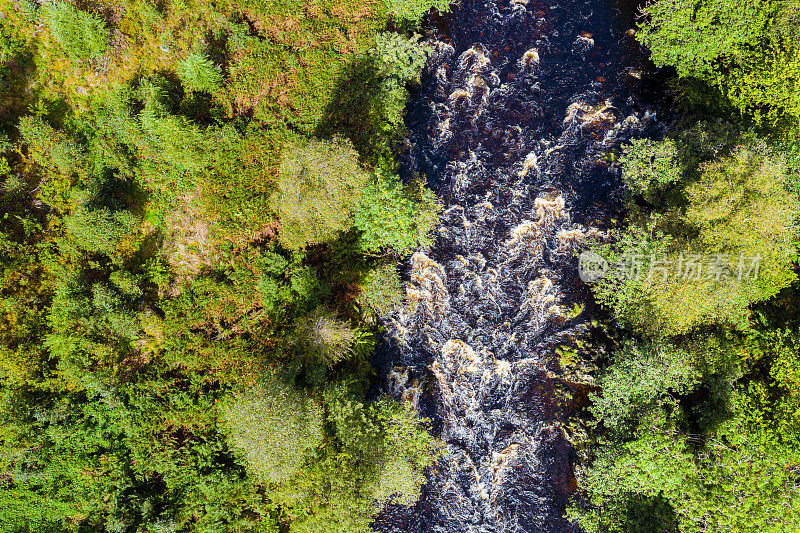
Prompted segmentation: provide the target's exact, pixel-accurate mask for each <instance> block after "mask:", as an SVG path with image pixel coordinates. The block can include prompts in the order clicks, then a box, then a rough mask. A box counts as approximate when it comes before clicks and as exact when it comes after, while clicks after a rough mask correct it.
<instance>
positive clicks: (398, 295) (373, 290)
mask: <svg viewBox="0 0 800 533" xmlns="http://www.w3.org/2000/svg"><path fill="white" fill-rule="evenodd" d="M404 298H405V290H404V289H403V283H402V282H401V281H400V275H399V274H398V272H397V265H396V264H395V263H394V262H387V263H383V264H381V265H380V266H378V267H377V268H376V269H375V270H373V271H372V272H370V273H369V274H368V275H367V277H366V279H365V280H364V281H363V282H362V284H361V295H360V296H359V303H361V305H362V306H364V307H365V308H367V309H370V310H371V311H373V312H375V313H376V314H378V315H379V316H387V315H389V313H391V312H392V311H393V310H394V309H395V308H396V307H397V306H399V305H401V304H402V303H403V299H404Z"/></svg>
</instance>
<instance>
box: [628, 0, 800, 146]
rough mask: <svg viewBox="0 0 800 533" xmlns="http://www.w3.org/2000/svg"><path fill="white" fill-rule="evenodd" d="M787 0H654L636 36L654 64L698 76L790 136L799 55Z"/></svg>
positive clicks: (798, 107) (799, 114) (792, 5)
mask: <svg viewBox="0 0 800 533" xmlns="http://www.w3.org/2000/svg"><path fill="white" fill-rule="evenodd" d="M796 13H797V7H796V2H794V1H770V0H763V1H757V2H747V1H745V0H701V1H699V2H691V3H687V2H682V1H680V0H659V1H657V2H653V3H650V4H648V6H647V7H646V9H645V15H646V16H645V17H644V19H643V23H642V24H641V27H640V29H639V31H638V32H637V38H638V39H639V41H640V42H641V43H642V44H644V45H645V46H647V47H648V48H649V49H650V51H651V53H652V58H653V61H654V62H655V63H656V64H657V65H659V66H668V65H669V66H674V67H676V68H677V69H678V73H679V74H680V75H681V76H685V77H693V78H699V79H702V80H704V81H707V82H708V83H710V84H712V85H715V86H717V87H719V88H720V90H721V91H722V93H723V95H724V96H726V97H728V98H730V100H731V101H732V102H733V103H734V105H736V106H737V107H738V108H739V109H740V110H742V111H744V112H746V113H749V114H750V115H751V116H753V117H754V118H755V119H756V120H757V121H758V122H759V123H760V124H761V125H763V126H767V127H771V128H776V127H777V128H782V129H784V132H785V133H787V134H788V135H790V136H793V135H796V131H793V130H795V129H796V127H797V124H798V119H800V98H798V87H800V55H798V47H797V45H796V41H795V40H794V37H789V35H791V34H793V33H794V32H793V31H791V30H789V29H788V28H789V27H790V24H791V22H790V21H792V20H795V18H794V17H796Z"/></svg>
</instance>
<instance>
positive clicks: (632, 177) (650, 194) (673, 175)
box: [619, 139, 682, 203]
mask: <svg viewBox="0 0 800 533" xmlns="http://www.w3.org/2000/svg"><path fill="white" fill-rule="evenodd" d="M619 163H620V165H621V167H622V182H623V183H624V184H625V187H626V188H627V189H628V191H629V192H630V193H631V194H633V195H641V196H643V197H644V198H645V199H646V200H648V201H649V202H651V203H652V202H653V200H654V198H655V196H656V194H657V193H658V192H659V190H661V189H663V188H664V187H666V186H668V185H671V184H674V183H677V182H678V181H680V179H681V176H682V172H681V168H680V166H679V164H678V148H677V146H676V143H675V141H674V140H672V139H664V140H663V141H660V142H656V141H653V140H651V139H634V140H633V141H632V142H631V144H630V145H628V146H626V147H625V148H624V150H623V152H622V155H621V157H620V159H619Z"/></svg>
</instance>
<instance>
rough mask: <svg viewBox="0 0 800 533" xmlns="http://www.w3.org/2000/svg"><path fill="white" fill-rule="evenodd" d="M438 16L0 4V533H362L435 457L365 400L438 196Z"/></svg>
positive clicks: (369, 8) (385, 409)
mask: <svg viewBox="0 0 800 533" xmlns="http://www.w3.org/2000/svg"><path fill="white" fill-rule="evenodd" d="M432 7H437V8H439V9H445V8H446V3H444V2H443V1H442V0H392V1H390V2H387V3H383V2H381V1H367V2H362V1H351V0H308V1H306V0H289V1H286V2H256V1H251V0H248V1H245V2H235V3H234V2H229V1H227V0H223V1H222V2H207V1H205V0H189V1H172V0H167V1H165V2H152V1H150V0H125V1H123V2H105V1H101V2H88V3H87V2H81V1H79V2H71V1H65V0H54V1H52V2H41V3H36V2H32V1H29V0H2V3H1V4H0V79H2V84H1V85H0V91H2V97H1V98H0V130H1V131H2V134H1V135H0V152H1V153H2V154H1V155H2V157H0V175H2V177H1V178H0V179H1V180H2V185H1V186H0V202H2V217H3V222H2V229H1V230H0V258H1V260H2V276H0V336H2V343H1V345H0V419H1V420H2V423H1V424H0V427H2V429H1V430H0V524H2V529H3V530H4V531H36V532H43V531H153V532H156V531H159V532H163V531H187V530H191V531H209V532H212V531H213V532H218V531H275V532H277V531H293V532H326V531H329V532H336V533H343V532H349V531H352V532H357V531H369V524H370V522H371V521H372V519H373V517H374V515H375V514H376V513H377V512H378V511H379V510H380V509H381V508H382V507H383V506H385V505H387V504H388V503H390V502H393V503H396V504H400V505H411V504H413V503H415V502H416V500H417V499H418V497H419V494H420V487H421V485H422V483H423V481H424V479H425V478H424V472H425V469H426V467H427V466H429V465H430V464H431V463H432V462H433V461H434V460H435V459H436V457H437V456H438V453H439V448H440V445H439V444H438V443H437V441H436V440H435V439H433V438H432V437H431V436H430V434H429V433H428V431H427V428H426V421H425V420H418V419H417V417H416V415H415V414H414V413H412V412H410V411H409V410H407V409H406V408H405V407H404V406H401V405H399V404H398V403H396V402H394V401H392V400H389V399H387V398H377V399H371V400H368V399H367V398H366V391H367V388H368V386H369V383H370V377H371V367H370V364H369V357H370V355H371V353H372V350H373V347H374V344H375V334H376V332H377V330H376V326H375V320H374V316H375V314H376V313H385V312H386V310H387V309H389V308H390V307H391V306H392V305H394V304H396V303H398V302H401V301H402V298H403V292H402V284H401V282H400V279H399V274H398V271H397V268H396V267H395V265H396V264H397V258H398V257H400V256H403V255H404V254H407V253H408V252H409V250H411V249H413V248H416V247H417V246H418V245H419V244H420V243H422V244H425V243H427V242H428V235H429V233H430V231H431V229H432V228H433V226H434V225H435V223H436V221H437V217H438V211H439V205H438V202H437V201H436V198H435V196H434V195H433V193H431V192H430V191H429V190H428V189H426V188H425V186H424V184H423V183H422V182H421V181H420V182H413V183H402V182H401V181H400V180H399V179H398V178H397V177H396V175H395V174H394V172H395V166H396V165H395V163H394V154H395V152H396V149H397V147H398V144H399V142H400V141H401V140H402V137H403V120H402V112H403V108H404V105H405V101H406V99H407V97H408V88H409V87H410V86H412V85H413V84H414V83H416V82H417V80H418V77H419V73H420V70H421V68H422V66H423V65H424V62H425V59H426V56H427V54H428V49H427V48H426V47H425V46H424V45H423V44H421V43H420V42H419V39H418V37H417V36H416V33H415V32H416V30H417V27H418V20H419V18H420V17H421V16H422V15H423V13H425V12H427V11H428V10H429V9H430V8H432Z"/></svg>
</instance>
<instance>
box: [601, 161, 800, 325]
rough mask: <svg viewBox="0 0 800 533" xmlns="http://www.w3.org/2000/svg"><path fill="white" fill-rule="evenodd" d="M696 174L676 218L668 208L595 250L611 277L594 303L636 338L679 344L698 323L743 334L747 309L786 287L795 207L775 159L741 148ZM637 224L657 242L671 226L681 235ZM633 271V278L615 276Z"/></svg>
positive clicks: (781, 166)
mask: <svg viewBox="0 0 800 533" xmlns="http://www.w3.org/2000/svg"><path fill="white" fill-rule="evenodd" d="M700 170H701V175H700V178H699V179H698V180H697V181H695V182H693V183H691V184H688V185H687V186H686V187H685V189H684V194H685V196H686V198H687V200H688V205H687V207H686V208H685V216H684V215H681V214H680V213H679V212H676V211H675V210H674V209H673V210H672V211H667V212H666V213H664V214H663V215H662V214H660V213H659V214H656V215H654V216H652V217H650V220H649V221H647V220H646V219H645V220H644V221H638V222H635V223H634V224H633V225H632V226H631V228H630V229H628V230H627V231H626V233H625V234H624V235H623V237H622V238H621V239H620V240H619V242H618V243H617V244H615V245H607V246H606V247H604V248H601V249H600V251H601V255H606V256H607V259H608V260H609V261H610V262H611V264H612V269H611V274H610V275H609V276H607V277H605V278H604V279H601V280H600V281H598V282H597V284H596V285H595V292H596V294H597V296H598V299H599V300H600V301H601V302H603V303H605V304H606V305H608V306H609V307H611V308H612V309H614V310H615V312H616V314H617V316H618V317H619V318H621V319H622V320H624V321H626V322H627V323H628V324H631V325H632V326H634V327H635V328H637V329H638V330H640V331H646V332H649V333H651V334H654V335H678V334H683V333H687V332H689V331H690V330H691V329H692V328H694V327H696V326H698V325H700V324H703V323H720V324H729V325H734V326H737V327H745V325H746V321H747V316H748V306H749V305H751V304H752V303H754V302H760V301H764V300H766V299H769V298H771V297H772V296H774V295H775V294H777V293H778V291H780V290H781V289H782V288H784V287H786V286H788V285H789V284H790V283H791V282H792V280H793V279H794V278H795V274H794V272H793V270H792V266H791V265H792V261H794V259H795V257H796V250H795V245H794V243H795V238H796V237H795V232H794V230H793V225H794V220H795V219H796V217H797V216H798V213H800V204H798V200H797V199H796V198H795V196H794V195H793V194H792V193H791V192H790V191H789V190H788V189H787V188H786V182H785V180H786V169H785V166H784V163H783V162H782V160H781V159H780V158H779V157H777V156H775V155H772V154H770V153H769V152H768V150H767V149H766V148H765V147H764V146H763V145H754V146H750V147H746V146H741V147H739V148H738V149H736V150H735V151H734V153H733V154H732V155H730V156H727V157H723V158H721V159H719V160H717V161H713V162H709V163H706V164H704V165H702V166H701V168H700ZM676 219H677V220H676ZM642 225H645V226H646V225H649V226H650V227H655V228H657V227H659V225H661V226H662V230H661V234H662V235H663V234H664V233H667V230H670V229H672V230H673V231H674V229H675V228H676V227H678V228H680V231H681V233H678V234H676V235H674V236H672V239H670V240H663V239H662V238H661V237H659V236H658V235H653V230H645V228H644V227H643V226H642ZM653 261H656V263H653ZM632 262H635V263H637V264H638V269H636V270H637V272H636V273H635V274H636V275H631V276H628V277H625V276H621V275H620V274H621V273H623V274H624V273H625V272H626V271H629V270H630V269H631V265H632V264H633V263H632ZM650 265H658V267H659V270H650V268H649V267H650ZM690 266H691V268H690ZM626 269H627V270H626Z"/></svg>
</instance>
